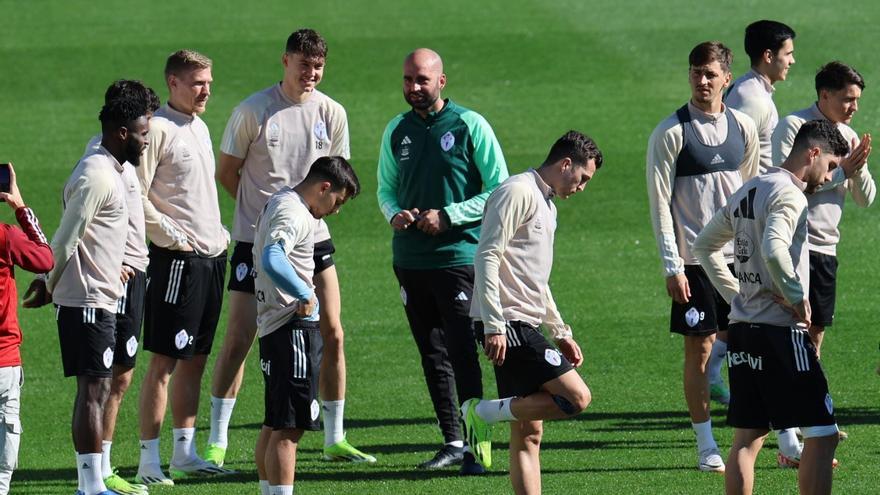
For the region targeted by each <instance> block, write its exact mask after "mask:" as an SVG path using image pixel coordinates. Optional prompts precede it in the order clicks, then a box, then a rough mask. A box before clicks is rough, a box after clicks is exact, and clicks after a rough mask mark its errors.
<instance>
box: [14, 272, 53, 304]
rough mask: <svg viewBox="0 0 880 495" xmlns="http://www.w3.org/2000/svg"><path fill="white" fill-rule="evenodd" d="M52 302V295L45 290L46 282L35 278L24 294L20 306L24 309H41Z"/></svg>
mask: <svg viewBox="0 0 880 495" xmlns="http://www.w3.org/2000/svg"><path fill="white" fill-rule="evenodd" d="M50 302H52V294H51V293H50V292H49V290H48V289H47V288H46V281H45V280H43V279H41V278H37V279H34V281H33V282H31V285H30V287H28V289H27V291H26V292H25V293H24V300H23V301H22V303H21V305H22V306H24V307H25V308H41V307H43V306H45V305H47V304H49V303H50Z"/></svg>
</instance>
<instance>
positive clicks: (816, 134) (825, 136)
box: [790, 119, 849, 157]
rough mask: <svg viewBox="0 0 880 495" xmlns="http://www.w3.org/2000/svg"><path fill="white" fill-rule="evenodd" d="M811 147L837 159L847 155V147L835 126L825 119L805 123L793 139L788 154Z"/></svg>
mask: <svg viewBox="0 0 880 495" xmlns="http://www.w3.org/2000/svg"><path fill="white" fill-rule="evenodd" d="M813 146H818V147H819V149H821V150H822V152H823V153H831V154H832V155H834V156H839V157H844V156H846V155H847V154H848V153H849V145H848V144H847V143H846V139H844V137H843V135H842V134H841V133H840V131H839V130H838V129H837V125H836V124H834V123H832V122H831V121H828V120H825V119H821V120H811V121H809V122H805V123H804V125H802V126H801V128H800V129H798V133H797V135H796V136H795V137H794V142H793V143H792V145H791V153H790V154H794V153H795V152H801V151H803V150H804V149H806V148H812V147H813Z"/></svg>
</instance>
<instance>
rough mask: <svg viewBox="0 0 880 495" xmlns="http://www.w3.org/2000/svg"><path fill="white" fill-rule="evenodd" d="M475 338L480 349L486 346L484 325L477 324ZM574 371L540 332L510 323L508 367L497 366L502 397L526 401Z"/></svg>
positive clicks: (506, 359) (499, 393) (521, 324)
mask: <svg viewBox="0 0 880 495" xmlns="http://www.w3.org/2000/svg"><path fill="white" fill-rule="evenodd" d="M474 334H475V335H476V337H477V341H479V342H480V346H481V347H482V346H485V344H484V336H483V322H481V321H475V322H474ZM573 369H574V366H572V365H571V363H570V362H568V359H566V358H565V356H563V355H562V353H561V352H559V351H558V350H557V349H556V348H555V347H554V346H552V345H550V342H548V341H547V339H546V338H544V335H543V334H542V333H541V331H540V330H539V329H537V328H535V327H533V326H531V325H528V324H526V323H523V322H520V321H509V322H507V354H506V356H505V358H504V364H502V365H501V366H495V382H496V384H497V386H498V397H500V398H502V399H503V398H506V397H525V396H527V395H530V394H533V393H535V392H538V391H539V390H541V387H542V386H543V385H544V384H545V383H547V382H549V381H550V380H554V379H556V378H559V377H560V376H562V375H564V374H565V373H568V372H569V371H571V370H573Z"/></svg>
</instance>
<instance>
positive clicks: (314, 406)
mask: <svg viewBox="0 0 880 495" xmlns="http://www.w3.org/2000/svg"><path fill="white" fill-rule="evenodd" d="M311 409H312V410H311V411H310V412H311V413H312V421H314V420H316V419H318V413H319V412H321V407H320V406H318V401H316V400H315V399H312V407H311Z"/></svg>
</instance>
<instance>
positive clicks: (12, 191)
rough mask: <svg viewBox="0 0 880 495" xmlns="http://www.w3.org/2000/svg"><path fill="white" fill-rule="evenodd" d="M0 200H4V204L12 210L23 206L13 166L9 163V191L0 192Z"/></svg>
mask: <svg viewBox="0 0 880 495" xmlns="http://www.w3.org/2000/svg"><path fill="white" fill-rule="evenodd" d="M0 200H3V201H6V204H8V205H9V207H10V208H12V210H13V211H15V210H17V209H19V208H21V207H22V206H24V200H23V199H21V192H20V191H19V190H18V183H17V182H16V180H15V168H14V167H13V166H12V163H11V162H10V163H9V192H4V193H0Z"/></svg>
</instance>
